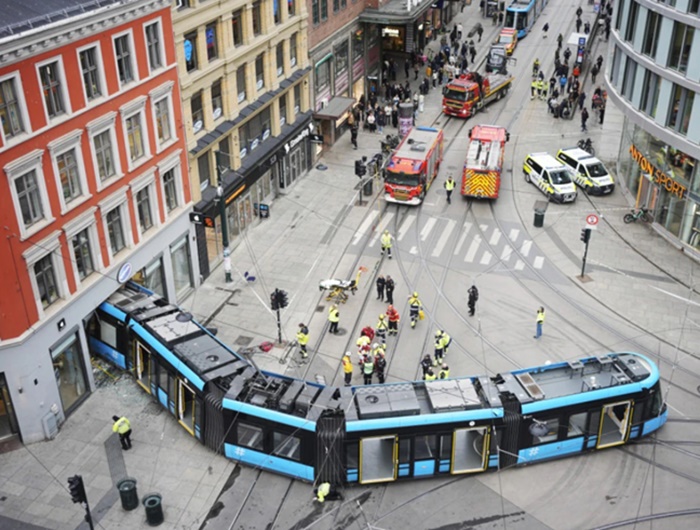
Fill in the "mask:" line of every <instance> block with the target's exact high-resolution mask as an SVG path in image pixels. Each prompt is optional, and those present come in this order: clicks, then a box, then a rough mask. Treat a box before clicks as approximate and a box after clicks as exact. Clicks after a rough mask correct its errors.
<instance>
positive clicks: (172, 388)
mask: <svg viewBox="0 0 700 530" xmlns="http://www.w3.org/2000/svg"><path fill="white" fill-rule="evenodd" d="M168 396H170V401H173V402H174V401H175V399H176V398H177V377H171V378H170V382H169V384H168Z"/></svg>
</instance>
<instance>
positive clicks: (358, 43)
mask: <svg viewBox="0 0 700 530" xmlns="http://www.w3.org/2000/svg"><path fill="white" fill-rule="evenodd" d="M363 35H364V32H363V31H362V30H361V29H360V30H358V31H356V32H355V33H353V35H352V60H353V61H357V60H358V59H360V58H361V57H362V56H363V55H364V53H365V39H364V36H363Z"/></svg>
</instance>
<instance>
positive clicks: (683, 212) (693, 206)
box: [618, 119, 700, 250]
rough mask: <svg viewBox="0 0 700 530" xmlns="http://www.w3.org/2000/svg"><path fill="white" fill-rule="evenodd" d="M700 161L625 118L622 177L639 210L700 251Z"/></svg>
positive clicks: (619, 167) (619, 168)
mask: <svg viewBox="0 0 700 530" xmlns="http://www.w3.org/2000/svg"><path fill="white" fill-rule="evenodd" d="M696 166H697V164H696V160H695V159H694V158H692V157H691V156H689V155H687V154H685V153H683V152H682V151H680V150H678V149H676V148H674V147H671V146H669V145H666V144H665V143H664V142H662V141H660V140H658V139H657V138H655V137H654V136H652V135H650V134H649V133H647V132H646V131H644V130H643V129H641V128H640V127H638V126H637V125H635V124H634V123H632V122H631V121H629V120H627V119H625V126H624V129H623V137H622V143H621V146H620V156H619V157H618V174H619V175H620V177H621V178H622V179H624V181H625V184H626V185H627V188H628V190H629V191H630V193H632V195H634V197H635V207H637V208H639V207H642V206H644V207H647V208H650V209H651V210H653V215H654V222H655V223H657V224H658V225H659V226H660V227H662V228H663V229H664V230H666V231H667V232H668V233H669V234H670V235H672V236H674V237H676V238H678V240H679V241H680V242H681V243H684V244H686V245H688V246H690V247H692V248H694V249H695V250H700V208H699V207H698V204H699V203H700V172H699V171H698V169H697V167H696Z"/></svg>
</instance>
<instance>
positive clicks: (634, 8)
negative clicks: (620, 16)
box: [625, 2, 651, 42]
mask: <svg viewBox="0 0 700 530" xmlns="http://www.w3.org/2000/svg"><path fill="white" fill-rule="evenodd" d="M638 12H639V4H638V3H637V2H632V5H631V6H630V9H629V15H628V16H627V28H626V30H625V40H626V41H627V42H632V39H633V37H634V28H636V27H637V13H638ZM649 14H651V12H650V13H649Z"/></svg>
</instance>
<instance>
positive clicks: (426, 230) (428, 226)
mask: <svg viewBox="0 0 700 530" xmlns="http://www.w3.org/2000/svg"><path fill="white" fill-rule="evenodd" d="M435 222H436V219H435V217H431V218H430V219H428V220H427V221H426V222H425V226H424V227H423V230H421V231H420V240H421V241H425V240H426V239H428V236H429V235H430V231H431V230H432V229H433V227H434V226H435Z"/></svg>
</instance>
